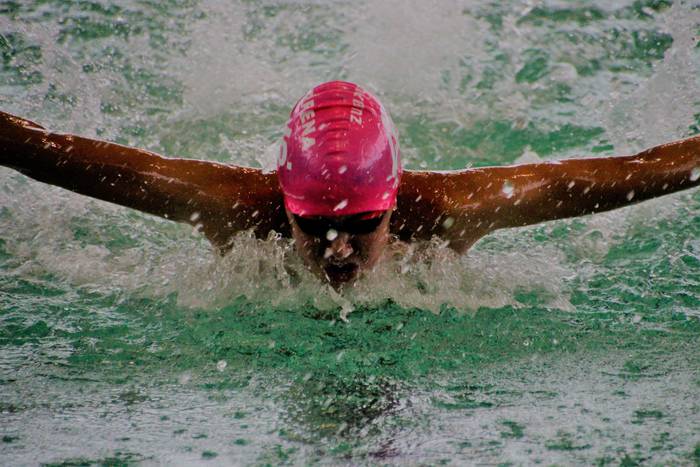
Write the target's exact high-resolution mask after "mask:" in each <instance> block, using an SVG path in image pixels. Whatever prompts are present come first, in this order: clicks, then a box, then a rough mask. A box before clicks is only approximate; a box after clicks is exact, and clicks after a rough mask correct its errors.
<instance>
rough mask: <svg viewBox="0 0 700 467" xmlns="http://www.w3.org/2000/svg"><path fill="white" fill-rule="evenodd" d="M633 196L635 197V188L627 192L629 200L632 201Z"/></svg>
mask: <svg viewBox="0 0 700 467" xmlns="http://www.w3.org/2000/svg"><path fill="white" fill-rule="evenodd" d="M632 198H634V190H630V191H629V193H627V201H632Z"/></svg>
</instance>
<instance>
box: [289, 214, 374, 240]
mask: <svg viewBox="0 0 700 467" xmlns="http://www.w3.org/2000/svg"><path fill="white" fill-rule="evenodd" d="M363 217H364V215H363V214H359V215H356V216H351V217H348V218H344V219H332V218H324V217H316V218H313V217H311V218H309V217H300V216H294V220H295V221H296V223H297V225H298V226H299V229H301V231H302V232H304V233H305V234H307V235H312V236H314V237H321V238H325V237H326V234H327V233H328V231H329V230H331V229H333V230H336V231H338V232H345V233H348V234H350V235H367V234H370V233H372V232H374V231H375V230H377V227H379V224H381V223H382V219H384V216H383V215H380V216H377V217H372V218H369V219H363Z"/></svg>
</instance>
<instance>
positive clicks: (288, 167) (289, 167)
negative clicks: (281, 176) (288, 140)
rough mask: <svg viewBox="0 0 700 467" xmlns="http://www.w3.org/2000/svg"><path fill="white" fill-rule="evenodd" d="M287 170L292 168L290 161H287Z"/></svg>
mask: <svg viewBox="0 0 700 467" xmlns="http://www.w3.org/2000/svg"><path fill="white" fill-rule="evenodd" d="M287 170H292V163H291V162H287Z"/></svg>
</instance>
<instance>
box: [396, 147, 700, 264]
mask: <svg viewBox="0 0 700 467" xmlns="http://www.w3.org/2000/svg"><path fill="white" fill-rule="evenodd" d="M405 175H408V177H406V178H405V179H404V180H402V186H403V189H402V190H400V199H399V207H401V204H402V203H401V194H402V192H403V197H404V198H405V200H404V203H403V205H404V211H406V212H407V213H408V215H403V216H397V217H402V218H404V219H406V220H405V222H406V223H407V224H409V226H410V230H412V231H414V232H415V230H416V229H417V228H418V225H417V224H421V225H422V226H423V227H422V229H421V231H422V232H424V231H426V230H427V232H428V235H430V236H432V235H437V236H438V237H440V238H443V239H445V240H446V241H448V242H449V245H450V246H451V247H452V248H454V249H455V250H457V251H460V252H461V251H465V250H466V249H468V248H469V246H471V244H473V243H474V242H475V241H476V240H478V239H479V238H480V237H481V236H483V235H486V234H487V233H489V232H491V231H493V230H496V229H502V228H508V227H520V226H525V225H529V224H535V223H539V222H544V221H549V220H554V219H562V218H567V217H574V216H581V215H585V214H591V213H596V212H602V211H609V210H611V209H615V208H619V207H623V206H627V205H630V204H634V203H637V202H639V201H643V200H646V199H650V198H654V197H657V196H661V195H665V194H669V193H673V192H675V191H679V190H683V189H686V188H690V187H693V186H697V185H699V184H700V136H698V137H693V138H689V139H685V140H681V141H675V142H672V143H668V144H664V145H661V146H657V147H654V148H652V149H648V150H646V151H643V152H641V153H639V154H636V155H634V156H622V157H602V158H586V159H568V160H562V161H558V162H545V163H539V164H523V165H515V166H508V167H485V168H478V169H469V170H464V171H455V172H443V173H440V172H408V173H407V174H405ZM419 197H421V198H420V200H419V201H417V202H416V201H415V200H416V199H418V198H419ZM411 201H412V203H411ZM411 212H412V214H411ZM417 218H420V220H419V221H418V220H416V219H417ZM424 236H425V235H424Z"/></svg>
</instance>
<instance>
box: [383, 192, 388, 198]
mask: <svg viewBox="0 0 700 467" xmlns="http://www.w3.org/2000/svg"><path fill="white" fill-rule="evenodd" d="M388 197H389V192H388V191H385V192H384V193H383V194H382V199H387V198H388Z"/></svg>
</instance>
